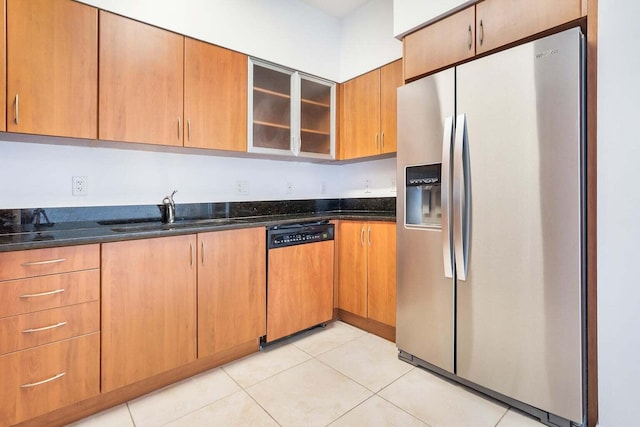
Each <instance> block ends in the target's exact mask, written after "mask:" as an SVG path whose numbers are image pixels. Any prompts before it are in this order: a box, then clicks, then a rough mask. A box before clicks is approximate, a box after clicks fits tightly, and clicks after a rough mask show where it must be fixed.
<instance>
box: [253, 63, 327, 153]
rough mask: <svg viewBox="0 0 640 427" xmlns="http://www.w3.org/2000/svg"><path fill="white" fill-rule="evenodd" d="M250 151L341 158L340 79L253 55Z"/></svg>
mask: <svg viewBox="0 0 640 427" xmlns="http://www.w3.org/2000/svg"><path fill="white" fill-rule="evenodd" d="M249 87H250V88H251V89H252V90H249V91H248V92H249V108H248V109H247V111H248V113H249V120H248V125H249V132H248V136H249V144H248V149H249V152H252V153H266V154H281V155H288V156H300V157H311V158H319V159H335V128H336V126H335V116H336V115H335V110H336V108H335V104H336V100H335V99H336V84H335V83H334V82H331V81H328V80H322V79H319V78H317V77H312V76H308V75H305V74H304V73H300V72H298V71H294V70H289V69H286V68H283V67H280V66H277V65H273V64H270V63H268V62H263V61H260V60H257V59H253V58H251V59H250V60H249Z"/></svg>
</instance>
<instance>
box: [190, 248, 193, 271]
mask: <svg viewBox="0 0 640 427" xmlns="http://www.w3.org/2000/svg"><path fill="white" fill-rule="evenodd" d="M189 249H190V250H191V252H190V254H191V255H190V256H189V265H190V266H191V267H193V243H191V242H189Z"/></svg>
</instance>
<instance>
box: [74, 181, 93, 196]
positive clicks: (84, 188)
mask: <svg viewBox="0 0 640 427" xmlns="http://www.w3.org/2000/svg"><path fill="white" fill-rule="evenodd" d="M71 194H72V195H74V196H86V195H88V194H89V177H87V176H73V177H71Z"/></svg>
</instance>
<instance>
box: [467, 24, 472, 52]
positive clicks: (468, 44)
mask: <svg viewBox="0 0 640 427" xmlns="http://www.w3.org/2000/svg"><path fill="white" fill-rule="evenodd" d="M472 44H473V40H471V25H469V33H468V35H467V46H469V50H471V46H472Z"/></svg>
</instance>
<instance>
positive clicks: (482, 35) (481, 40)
mask: <svg viewBox="0 0 640 427" xmlns="http://www.w3.org/2000/svg"><path fill="white" fill-rule="evenodd" d="M482 42H484V24H483V23H482V19H481V20H480V46H482Z"/></svg>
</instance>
